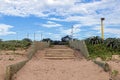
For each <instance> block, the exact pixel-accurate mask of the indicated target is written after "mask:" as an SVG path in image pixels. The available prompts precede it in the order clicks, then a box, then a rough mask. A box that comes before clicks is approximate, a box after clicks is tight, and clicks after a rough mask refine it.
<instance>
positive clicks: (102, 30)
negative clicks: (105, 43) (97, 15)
mask: <svg viewBox="0 0 120 80" xmlns="http://www.w3.org/2000/svg"><path fill="white" fill-rule="evenodd" d="M104 20H105V18H101V37H102V39H103V40H104V24H103V21H104Z"/></svg>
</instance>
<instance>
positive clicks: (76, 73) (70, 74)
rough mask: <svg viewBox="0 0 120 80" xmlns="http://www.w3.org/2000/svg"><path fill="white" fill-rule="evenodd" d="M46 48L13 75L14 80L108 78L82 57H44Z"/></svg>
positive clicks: (85, 79)
mask: <svg viewBox="0 0 120 80" xmlns="http://www.w3.org/2000/svg"><path fill="white" fill-rule="evenodd" d="M45 53H46V49H45V50H42V51H38V52H37V54H36V55H35V56H34V57H33V58H32V59H31V60H30V61H29V62H28V63H27V64H26V65H25V66H24V67H23V68H22V69H21V70H20V71H19V72H18V73H17V74H15V75H14V77H13V78H14V79H15V80H109V74H108V73H106V72H104V71H103V69H102V68H101V67H99V66H98V65H96V64H94V63H93V62H92V61H90V60H89V61H87V60H86V59H84V58H80V59H77V58H76V59H67V60H50V59H45V58H44V57H45Z"/></svg>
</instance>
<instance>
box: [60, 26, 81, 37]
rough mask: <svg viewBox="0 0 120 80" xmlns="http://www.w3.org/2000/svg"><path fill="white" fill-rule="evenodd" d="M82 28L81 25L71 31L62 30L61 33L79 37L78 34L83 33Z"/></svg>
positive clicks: (70, 29)
mask: <svg viewBox="0 0 120 80" xmlns="http://www.w3.org/2000/svg"><path fill="white" fill-rule="evenodd" d="M80 27H81V26H80V24H76V25H74V26H73V27H71V28H69V29H64V28H60V32H61V34H64V35H73V36H77V34H78V33H79V32H80V31H81V29H80Z"/></svg>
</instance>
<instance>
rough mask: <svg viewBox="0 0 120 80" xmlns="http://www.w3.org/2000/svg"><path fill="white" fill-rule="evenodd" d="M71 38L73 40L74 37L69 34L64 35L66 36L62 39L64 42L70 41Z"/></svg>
mask: <svg viewBox="0 0 120 80" xmlns="http://www.w3.org/2000/svg"><path fill="white" fill-rule="evenodd" d="M70 40H72V38H71V37H70V36H69V35H67V36H64V37H62V38H61V41H62V42H68V41H70Z"/></svg>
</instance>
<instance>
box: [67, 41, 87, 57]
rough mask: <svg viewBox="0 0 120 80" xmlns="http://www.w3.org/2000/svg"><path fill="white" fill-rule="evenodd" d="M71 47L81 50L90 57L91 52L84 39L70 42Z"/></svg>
mask: <svg viewBox="0 0 120 80" xmlns="http://www.w3.org/2000/svg"><path fill="white" fill-rule="evenodd" d="M69 45H70V47H72V48H74V49H77V50H80V51H81V53H82V54H83V55H84V56H85V57H86V58H87V57H89V52H88V49H87V46H86V44H85V41H84V40H75V41H70V42H69Z"/></svg>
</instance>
